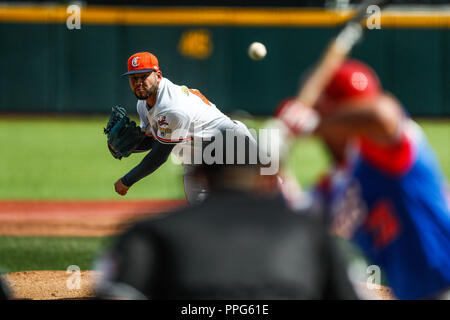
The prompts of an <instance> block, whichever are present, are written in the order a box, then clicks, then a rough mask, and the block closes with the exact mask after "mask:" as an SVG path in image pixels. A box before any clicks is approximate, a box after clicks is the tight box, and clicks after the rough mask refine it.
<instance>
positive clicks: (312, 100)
mask: <svg viewBox="0 0 450 320" xmlns="http://www.w3.org/2000/svg"><path fill="white" fill-rule="evenodd" d="M388 2H389V1H388V0H366V1H364V2H363V3H362V4H361V5H360V6H359V8H358V9H357V10H356V13H355V14H354V15H353V16H352V18H351V19H350V20H348V21H347V22H346V23H345V26H344V27H343V28H342V30H341V31H340V32H339V33H338V35H337V36H336V37H335V38H334V39H333V40H332V41H331V43H330V44H329V46H328V47H327V49H326V51H325V52H324V53H323V55H322V58H321V59H320V61H319V63H318V64H317V67H316V68H315V69H314V70H313V71H312V73H311V75H310V76H309V78H308V79H307V80H306V82H305V83H304V85H303V86H302V87H301V88H300V90H299V92H298V94H297V99H298V100H299V101H300V102H301V103H302V104H303V105H305V106H309V107H313V106H314V105H315V104H316V102H317V100H318V99H319V97H320V95H321V94H322V91H323V90H324V89H325V87H326V86H327V84H328V83H329V81H330V80H331V77H332V76H333V75H334V73H335V72H336V70H337V69H338V68H339V66H340V65H341V64H342V62H343V61H344V60H345V59H346V57H347V56H348V54H349V53H350V51H351V50H352V48H353V47H354V45H355V44H356V43H357V42H358V41H359V40H360V39H361V38H362V36H363V27H362V26H361V20H363V19H365V18H366V17H367V16H368V13H367V9H368V8H369V6H372V5H376V6H378V7H380V8H382V7H384V6H385V5H387V4H388Z"/></svg>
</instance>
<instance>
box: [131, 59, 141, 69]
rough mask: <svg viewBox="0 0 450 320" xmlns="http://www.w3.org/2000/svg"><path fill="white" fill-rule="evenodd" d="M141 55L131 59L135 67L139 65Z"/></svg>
mask: <svg viewBox="0 0 450 320" xmlns="http://www.w3.org/2000/svg"><path fill="white" fill-rule="evenodd" d="M140 58H141V57H134V58H133V59H132V60H131V65H132V66H133V67H134V68H136V67H137V66H139V59H140Z"/></svg>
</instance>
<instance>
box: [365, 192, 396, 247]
mask: <svg viewBox="0 0 450 320" xmlns="http://www.w3.org/2000/svg"><path fill="white" fill-rule="evenodd" d="M364 224H365V228H366V230H367V231H368V232H369V233H371V234H372V235H373V237H374V246H375V249H376V250H382V249H383V248H385V247H386V246H387V245H388V244H390V243H391V242H392V241H393V240H395V238H396V237H397V236H398V234H399V233H400V224H399V221H398V219H397V216H396V214H395V211H394V208H393V206H392V205H391V203H390V202H389V201H388V200H381V201H380V202H378V203H377V204H375V206H374V207H373V208H372V210H371V211H370V213H369V215H368V216H367V219H366V221H365V223H364Z"/></svg>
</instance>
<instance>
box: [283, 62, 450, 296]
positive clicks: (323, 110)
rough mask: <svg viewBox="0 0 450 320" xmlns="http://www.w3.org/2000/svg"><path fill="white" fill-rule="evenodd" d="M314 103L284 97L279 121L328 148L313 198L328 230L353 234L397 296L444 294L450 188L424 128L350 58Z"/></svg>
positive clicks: (449, 281) (448, 281) (449, 282)
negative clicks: (327, 163) (326, 169)
mask: <svg viewBox="0 0 450 320" xmlns="http://www.w3.org/2000/svg"><path fill="white" fill-rule="evenodd" d="M311 107H313V108H311ZM311 107H308V106H305V105H303V104H302V101H300V100H298V99H288V100H286V101H285V102H284V103H283V104H282V105H281V106H280V108H279V109H278V111H277V117H278V118H279V119H280V120H281V121H282V122H283V123H284V125H285V127H286V128H288V130H289V132H290V134H291V135H293V136H297V137H299V136H302V135H305V134H308V133H315V134H317V135H318V136H319V137H320V138H321V139H322V140H323V142H324V143H325V145H326V146H327V148H328V150H329V152H330V153H331V156H332V160H333V169H332V170H331V172H330V173H329V174H328V175H326V176H325V177H324V178H323V179H322V180H321V182H320V183H319V185H318V187H317V189H316V190H315V199H316V200H317V202H318V203H320V204H322V205H324V206H325V207H326V208H327V210H325V212H328V213H329V215H327V216H326V217H325V219H326V221H327V223H328V224H329V226H330V228H331V230H332V231H333V233H335V234H337V235H340V236H343V237H346V238H352V239H353V240H354V241H355V242H356V243H357V244H358V245H359V246H360V247H361V248H362V249H363V250H364V252H365V253H366V254H367V256H368V257H369V258H370V259H371V261H372V262H373V263H374V264H377V265H378V266H380V267H381V269H382V271H384V272H385V274H386V276H387V278H388V282H389V285H390V286H391V287H392V289H393V290H394V293H395V295H396V296H397V297H398V298H400V299H423V298H440V297H443V295H444V294H445V292H446V290H449V288H450V212H449V204H448V202H447V201H446V200H447V199H446V198H447V197H448V190H447V189H446V182H445V179H444V176H443V174H442V172H441V169H440V167H439V164H438V161H437V159H436V157H435V154H434V152H433V150H432V148H431V147H430V146H429V144H428V142H427V140H426V137H425V135H424V133H423V132H422V130H421V129H420V127H419V126H418V125H417V124H416V123H415V122H413V120H412V119H411V118H409V117H408V115H407V114H406V112H405V111H404V109H403V108H402V106H401V104H400V103H399V101H397V100H396V99H395V98H394V97H393V96H392V95H391V94H389V93H387V92H384V91H383V90H382V88H381V84H380V83H379V80H378V77H377V75H376V74H375V73H374V71H373V70H372V69H371V68H370V67H369V66H367V65H365V64H363V63H361V62H359V61H356V60H348V61H346V62H344V63H343V64H342V65H341V66H340V67H339V68H338V70H337V71H336V72H335V73H334V75H333V76H332V78H331V80H330V81H329V83H328V85H327V86H326V88H325V90H324V91H323V92H322V94H321V96H320V98H319V100H318V101H317V103H315V104H314V105H313V106H311Z"/></svg>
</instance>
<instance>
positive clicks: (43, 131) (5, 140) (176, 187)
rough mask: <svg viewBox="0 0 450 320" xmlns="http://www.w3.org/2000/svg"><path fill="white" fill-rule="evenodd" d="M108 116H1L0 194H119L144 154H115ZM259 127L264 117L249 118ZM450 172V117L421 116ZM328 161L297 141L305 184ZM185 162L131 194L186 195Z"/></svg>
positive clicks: (296, 164)
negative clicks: (118, 184)
mask: <svg viewBox="0 0 450 320" xmlns="http://www.w3.org/2000/svg"><path fill="white" fill-rule="evenodd" d="M106 120H107V116H104V117H86V118H74V117H71V118H38V117H31V118H26V119H20V118H0V137H2V138H1V140H0V148H1V149H0V150H2V157H1V158H0V167H1V168H2V169H3V170H1V171H0V181H1V182H2V183H1V184H0V199H117V198H120V196H119V195H117V194H116V193H115V192H114V188H113V183H114V182H115V181H116V180H117V179H118V178H120V177H121V176H122V175H124V174H125V173H126V172H128V170H130V169H131V168H133V167H134V166H135V165H136V164H137V163H138V162H139V161H140V160H141V159H142V158H143V156H144V155H145V154H133V155H131V156H130V157H128V158H124V159H122V160H120V161H119V160H116V159H114V158H113V157H112V156H111V155H110V153H109V151H108V149H107V147H106V136H105V135H104V134H103V126H104V125H105V122H106ZM247 123H248V125H249V126H250V127H253V128H255V127H256V128H257V127H258V126H259V125H260V123H261V121H247ZM420 124H421V126H422V127H423V129H424V131H425V133H426V134H427V136H428V138H429V140H430V143H431V144H432V146H433V147H434V149H435V150H436V152H437V154H438V157H439V158H440V161H441V164H442V166H443V169H444V172H445V174H446V176H447V177H450V150H449V147H448V145H449V141H450V120H446V121H431V120H423V121H420ZM327 166H328V160H327V156H326V153H325V152H324V150H323V148H322V147H321V145H320V143H319V142H318V141H316V140H314V139H304V140H301V141H298V143H296V145H295V147H294V148H293V150H292V156H291V159H290V161H289V167H290V168H291V169H292V170H293V171H294V172H295V175H296V176H297V178H298V180H299V181H300V182H301V183H302V185H304V186H308V185H311V184H312V183H313V182H314V181H315V179H316V178H317V177H318V176H319V175H320V173H321V172H323V171H324V170H325V169H326V168H327ZM182 171H183V170H182V167H181V166H179V165H174V164H173V163H172V162H171V161H170V159H169V161H168V162H167V163H165V164H164V165H163V166H162V167H161V168H160V169H158V170H157V171H156V172H155V173H153V174H152V175H151V176H149V177H147V178H145V179H143V180H141V181H139V182H138V183H136V184H135V185H134V186H133V187H132V188H131V189H130V191H129V192H128V194H127V196H126V197H127V198H130V199H139V198H140V199H158V198H159V199H161V198H183V197H184V192H183V185H182V179H181V175H182Z"/></svg>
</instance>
